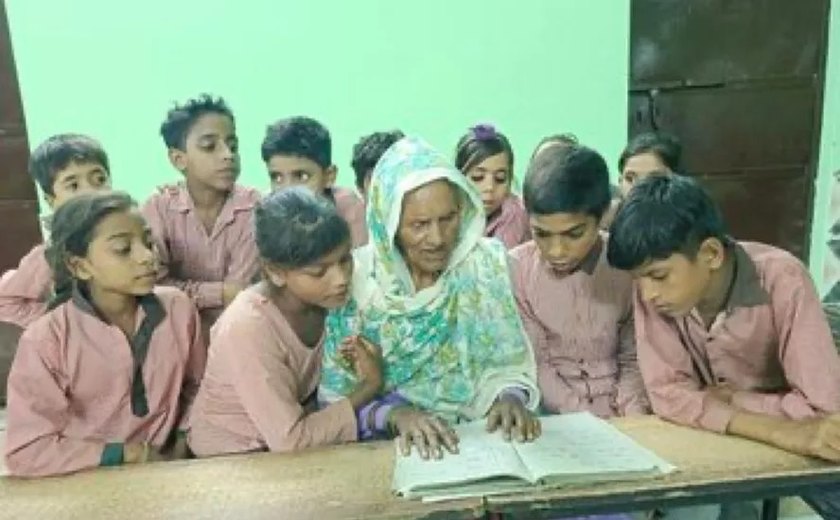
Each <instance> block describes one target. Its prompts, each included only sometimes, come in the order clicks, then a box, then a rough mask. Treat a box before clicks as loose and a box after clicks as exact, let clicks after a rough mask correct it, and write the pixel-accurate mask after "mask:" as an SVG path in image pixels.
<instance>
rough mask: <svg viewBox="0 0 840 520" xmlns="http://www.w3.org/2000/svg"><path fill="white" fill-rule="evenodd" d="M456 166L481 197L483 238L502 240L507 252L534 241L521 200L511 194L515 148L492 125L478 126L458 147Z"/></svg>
mask: <svg viewBox="0 0 840 520" xmlns="http://www.w3.org/2000/svg"><path fill="white" fill-rule="evenodd" d="M455 167H456V168H458V169H459V170H461V172H462V173H463V174H464V175H466V176H467V178H468V179H470V181H472V183H473V184H474V185H475V187H476V189H478V191H479V193H480V194H481V202H482V203H483V204H484V213H485V215H486V219H487V224H486V225H485V227H484V236H486V237H491V238H497V239H499V240H500V241H501V242H502V243H503V244H504V245H505V247H507V248H508V249H511V248H514V247H516V246H518V245H519V244H522V243H524V242H526V241H528V240H529V239H530V238H531V229H530V228H529V227H528V215H527V214H526V213H525V207H524V206H523V205H522V199H520V198H519V197H517V196H516V195H515V194H513V193H512V192H511V185H512V183H513V148H512V147H511V145H510V141H508V138H507V137H505V135H504V134H502V133H501V132H499V131H497V130H496V129H495V128H494V127H493V126H491V125H476V126H474V127H472V128H470V129H469V131H468V132H467V133H466V134H464V135H463V136H461V139H459V140H458V144H457V146H456V148H455Z"/></svg>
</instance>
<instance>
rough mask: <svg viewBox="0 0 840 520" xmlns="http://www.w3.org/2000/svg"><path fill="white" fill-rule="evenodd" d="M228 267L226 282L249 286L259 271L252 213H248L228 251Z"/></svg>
mask: <svg viewBox="0 0 840 520" xmlns="http://www.w3.org/2000/svg"><path fill="white" fill-rule="evenodd" d="M230 254H231V257H230V265H228V269H227V273H226V275H225V279H226V280H230V281H233V282H237V283H240V284H242V285H246V286H247V285H251V283H253V281H254V277H255V276H256V275H257V274H258V273H259V271H260V263H259V252H258V251H257V241H256V238H255V237H254V212H253V211H250V212H248V219H247V225H246V226H245V229H244V230H243V231H242V232H241V233H239V235H238V237H237V239H236V241H235V243H234V244H233V246H232V247H231V251H230Z"/></svg>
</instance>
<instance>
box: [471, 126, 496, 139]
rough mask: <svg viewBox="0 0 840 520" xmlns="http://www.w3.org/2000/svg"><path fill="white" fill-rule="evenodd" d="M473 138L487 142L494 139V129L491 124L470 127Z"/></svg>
mask: <svg viewBox="0 0 840 520" xmlns="http://www.w3.org/2000/svg"><path fill="white" fill-rule="evenodd" d="M470 130H472V133H473V137H475V138H476V139H478V140H479V141H487V140H489V139H495V138H496V128H495V127H494V126H493V125H491V124H485V123H482V124H478V125H475V126H474V127H472V128H471V129H470Z"/></svg>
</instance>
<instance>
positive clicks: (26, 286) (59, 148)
mask: <svg viewBox="0 0 840 520" xmlns="http://www.w3.org/2000/svg"><path fill="white" fill-rule="evenodd" d="M29 173H30V175H31V176H32V178H33V179H34V180H35V182H36V183H37V184H38V186H40V188H41V190H42V191H43V193H44V199H45V200H46V201H47V204H48V205H49V206H50V209H52V210H56V209H57V208H59V207H60V206H61V205H62V204H64V203H65V202H67V201H68V200H70V199H71V198H73V197H75V196H77V195H79V194H82V193H89V192H94V191H103V190H110V189H111V174H110V170H109V167H108V156H107V155H106V154H105V150H103V149H102V145H100V144H99V142H98V141H96V140H94V139H92V138H90V137H88V136H85V135H80V134H59V135H55V136H52V137H50V138H49V139H47V140H46V141H44V142H43V143H41V144H40V145H39V146H38V147H37V148H36V149H35V150H34V151H33V152H32V156H31V157H30V159H29ZM47 231H48V230H47ZM47 231H45V232H47ZM45 238H46V237H45ZM44 248H45V246H44V244H39V245H37V246H35V247H34V248H32V251H30V252H29V253H28V254H27V255H26V256H24V257H23V259H22V260H21V261H20V265H19V266H18V268H17V269H12V270H9V271H6V273H4V274H3V277H2V278H0V321H2V322H5V323H11V324H13V325H16V326H18V327H20V328H25V327H26V326H27V325H29V324H30V323H32V322H33V321H35V320H36V319H38V318H39V317H41V316H42V315H43V314H44V312H45V311H46V308H47V299H48V298H49V295H50V291H51V289H52V270H51V269H50V266H49V264H48V263H47V260H46V258H45V257H44Z"/></svg>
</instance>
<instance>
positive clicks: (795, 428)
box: [773, 414, 840, 462]
mask: <svg viewBox="0 0 840 520" xmlns="http://www.w3.org/2000/svg"><path fill="white" fill-rule="evenodd" d="M773 437H774V440H775V442H774V444H775V445H776V446H778V447H779V448H782V449H784V450H788V451H792V452H794V453H798V454H800V455H807V456H810V457H818V458H821V459H825V460H829V461H832V462H840V414H835V415H830V416H828V417H822V418H819V419H807V420H804V421H788V422H787V423H786V425H785V426H784V427H782V428H779V429H777V430H776V431H774V432H773Z"/></svg>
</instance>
